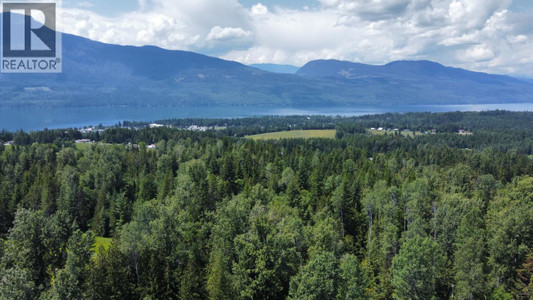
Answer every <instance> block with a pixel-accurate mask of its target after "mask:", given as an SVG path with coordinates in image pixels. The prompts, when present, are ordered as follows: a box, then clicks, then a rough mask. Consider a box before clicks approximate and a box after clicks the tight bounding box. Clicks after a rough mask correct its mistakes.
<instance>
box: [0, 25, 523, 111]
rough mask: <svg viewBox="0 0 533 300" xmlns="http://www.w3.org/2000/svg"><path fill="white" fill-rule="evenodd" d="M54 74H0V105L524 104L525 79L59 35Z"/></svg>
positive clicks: (429, 66) (427, 66) (427, 65)
mask: <svg viewBox="0 0 533 300" xmlns="http://www.w3.org/2000/svg"><path fill="white" fill-rule="evenodd" d="M63 53H64V56H63V73H62V74H33V75H32V74H1V75H0V108H1V107H14V106H17V107H27V106H39V107H47V106H117V105H128V106H188V105H195V106H219V105H225V106H234V105H269V106H321V105H324V106H333V105H354V104H369V105H376V104H377V105H403V104H465V103H503V102H533V88H532V86H533V85H532V84H531V83H526V82H525V81H520V80H517V79H514V78H510V77H506V76H495V75H488V74H482V73H474V72H469V71H465V70H460V69H453V68H447V67H444V66H441V65H439V64H436V63H433V62H396V63H391V64H388V65H386V66H369V65H363V64H355V63H348V62H340V61H315V62H310V63H309V64H307V65H306V66H304V67H303V68H302V69H301V70H300V71H298V73H297V75H291V74H276V73H271V72H266V71H262V70H259V69H256V68H252V67H249V66H245V65H242V64H240V63H236V62H232V61H226V60H222V59H218V58H213V57H208V56H205V55H200V54H196V53H192V52H185V51H170V50H164V49H161V48H157V47H150V46H146V47H132V46H118V45H109V44H104V43H100V42H95V41H91V40H88V39H85V38H81V37H77V36H73V35H68V34H65V35H63Z"/></svg>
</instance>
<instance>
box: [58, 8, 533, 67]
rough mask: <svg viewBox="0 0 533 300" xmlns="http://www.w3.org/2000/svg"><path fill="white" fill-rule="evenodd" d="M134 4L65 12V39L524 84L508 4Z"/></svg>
mask: <svg viewBox="0 0 533 300" xmlns="http://www.w3.org/2000/svg"><path fill="white" fill-rule="evenodd" d="M138 1H139V6H140V9H139V11H136V12H130V13H127V14H123V15H121V16H118V17H114V18H106V17H103V16H100V15H98V14H95V13H92V12H90V10H87V9H70V10H65V12H64V18H63V20H64V21H65V25H66V26H65V27H66V28H65V29H66V31H67V32H70V33H74V34H78V35H82V36H86V37H89V38H91V39H95V40H100V41H104V42H108V43H118V44H133V45H145V44H153V45H158V46H161V47H164V48H169V49H183V50H192V51H198V52H202V53H208V54H213V55H217V56H220V57H222V58H226V59H232V60H237V61H240V62H243V63H281V64H294V65H303V64H305V63H306V62H308V61H309V60H313V59H328V58H331V59H343V60H351V61H357V62H363V63H375V64H383V63H387V62H390V61H393V60H399V59H429V60H435V61H438V62H441V63H444V64H447V65H452V66H457V67H464V68H469V69H474V70H478V71H487V72H495V73H510V74H523V75H524V74H525V75H531V76H533V71H532V70H533V58H532V54H531V49H533V42H532V38H533V23H532V22H531V19H532V18H533V13H532V12H512V11H509V7H510V4H511V2H512V0H319V2H320V5H319V6H318V7H312V8H307V9H300V10H296V9H286V8H283V7H267V6H265V5H263V4H261V3H259V2H258V3H257V4H255V5H253V6H252V7H251V8H249V9H247V8H245V7H243V6H242V5H241V4H239V2H238V1H237V0H195V1H182V0H138Z"/></svg>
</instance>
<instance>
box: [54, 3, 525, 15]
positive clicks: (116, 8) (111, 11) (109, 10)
mask: <svg viewBox="0 0 533 300" xmlns="http://www.w3.org/2000/svg"><path fill="white" fill-rule="evenodd" d="M193 1H194V0H193ZM239 2H240V3H241V4H242V5H243V6H245V7H248V8H250V7H252V6H254V5H255V4H257V3H262V4H264V5H266V6H268V7H275V6H279V7H286V8H291V9H299V8H302V7H305V6H308V7H316V6H318V5H320V2H318V1H316V0H262V1H257V0H239ZM63 4H64V5H65V7H80V6H82V7H87V6H90V7H88V8H89V9H90V10H92V11H95V12H98V13H100V14H102V15H117V14H121V13H125V12H130V11H133V10H136V9H138V8H139V4H138V2H137V1H135V0H64V1H63ZM87 4H90V5H87ZM510 9H511V10H513V11H521V10H524V9H533V1H532V0H514V1H513V3H512V4H511V6H510Z"/></svg>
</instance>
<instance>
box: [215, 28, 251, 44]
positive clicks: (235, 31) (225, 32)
mask: <svg viewBox="0 0 533 300" xmlns="http://www.w3.org/2000/svg"><path fill="white" fill-rule="evenodd" d="M250 35H251V32H250V31H246V30H243V29H242V28H235V27H224V28H222V27H220V26H215V27H213V28H212V29H211V31H210V32H209V34H208V35H207V40H208V41H212V40H230V39H242V38H247V37H249V36H250Z"/></svg>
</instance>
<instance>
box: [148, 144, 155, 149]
mask: <svg viewBox="0 0 533 300" xmlns="http://www.w3.org/2000/svg"><path fill="white" fill-rule="evenodd" d="M155 148H156V146H155V144H151V145H149V146H148V149H155Z"/></svg>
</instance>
